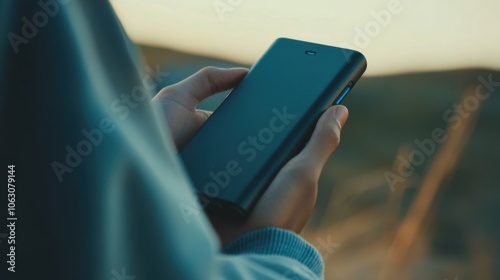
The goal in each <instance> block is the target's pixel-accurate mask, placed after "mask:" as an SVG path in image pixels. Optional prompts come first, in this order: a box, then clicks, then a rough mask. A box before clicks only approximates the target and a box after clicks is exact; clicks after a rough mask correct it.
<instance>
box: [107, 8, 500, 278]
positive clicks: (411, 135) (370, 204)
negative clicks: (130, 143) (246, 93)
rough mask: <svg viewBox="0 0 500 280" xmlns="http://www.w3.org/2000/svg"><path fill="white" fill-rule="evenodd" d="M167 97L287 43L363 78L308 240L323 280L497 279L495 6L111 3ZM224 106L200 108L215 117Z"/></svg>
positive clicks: (499, 109) (499, 107)
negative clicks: (355, 59) (203, 73)
mask: <svg viewBox="0 0 500 280" xmlns="http://www.w3.org/2000/svg"><path fill="white" fill-rule="evenodd" d="M111 3H112V5H113V7H114V8H115V10H116V13H117V15H118V17H119V18H120V20H121V22H122V24H123V25H124V27H125V30H126V32H127V33H128V35H129V36H130V37H131V38H132V40H133V41H134V42H135V43H137V45H138V46H139V48H140V49H141V50H142V52H143V54H144V59H145V62H146V63H147V65H149V67H150V68H152V69H161V71H164V72H168V73H169V75H168V77H167V78H165V79H163V80H162V83H161V84H160V85H159V88H161V87H164V86H167V85H169V84H172V83H175V82H178V81H180V80H182V79H184V78H186V77H187V76H189V75H191V74H193V73H194V72H195V71H197V70H198V69H199V68H202V67H204V66H207V65H213V66H219V67H233V66H250V65H252V63H254V62H255V61H256V59H258V58H259V57H260V55H261V54H262V53H263V52H264V51H265V50H266V49H267V47H268V46H269V45H270V44H271V43H272V41H274V40H275V39H276V38H278V37H290V38H295V39H300V40H306V41H312V42H317V43H323V44H327V45H335V46H340V47H346V48H352V49H356V50H358V51H360V52H362V53H363V54H364V55H365V56H366V58H367V60H368V70H367V72H366V73H365V75H364V76H363V77H362V78H361V80H360V81H359V82H358V83H357V85H356V87H355V88H354V89H353V90H352V91H351V93H350V95H349V96H348V98H346V100H345V101H344V105H346V106H347V107H348V108H349V111H350V118H349V121H348V123H347V125H346V127H345V128H344V130H343V132H342V143H341V145H340V147H339V149H338V150H337V151H336V153H335V155H334V156H333V157H332V158H331V159H330V161H329V162H328V164H327V166H326V168H325V170H324V172H323V174H322V177H321V179H320V182H319V197H318V203H317V207H316V209H315V212H314V213H313V216H312V218H311V220H310V222H309V224H308V225H307V227H306V229H305V230H304V232H303V235H304V237H305V238H306V239H307V240H309V241H310V242H311V243H312V244H313V245H314V246H316V248H318V250H319V251H320V253H321V254H322V256H323V258H324V260H325V267H326V279H436V280H438V279H439V280H442V279H453V280H463V279H500V238H499V237H500V203H499V201H500V172H499V169H500V148H498V144H499V143H500V141H499V140H500V96H499V95H500V94H499V92H500V72H499V69H500V51H499V47H498V46H500V36H498V35H499V33H498V30H497V29H498V27H499V26H500V17H498V13H499V12H500V2H499V1H494V0H481V1H466V0H456V1H450V0H441V1H429V0H421V1H411V0H401V1H398V0H389V1H384V0H382V1H379V0H376V1H373V0H372V1H367V0H365V1H363V0H352V1H327V0H313V1H295V0H294V1H292V0H288V1H272V2H271V1H262V0H254V1H249V0H204V1H201V0H190V1H180V0H170V1H169V0H141V1H139V0H112V1H111ZM227 93H228V92H224V93H220V94H218V95H215V96H213V97H211V98H209V99H208V100H206V101H204V102H203V103H202V104H201V105H200V107H201V108H203V109H210V110H213V109H215V108H217V106H218V105H219V104H220V102H221V101H222V99H223V98H224V97H225V96H226V95H227Z"/></svg>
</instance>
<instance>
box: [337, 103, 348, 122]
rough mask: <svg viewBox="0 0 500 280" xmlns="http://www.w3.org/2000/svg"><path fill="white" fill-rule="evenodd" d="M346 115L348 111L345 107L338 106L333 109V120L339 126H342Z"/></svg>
mask: <svg viewBox="0 0 500 280" xmlns="http://www.w3.org/2000/svg"><path fill="white" fill-rule="evenodd" d="M348 115H349V111H348V110H347V108H346V107H345V106H342V105H339V106H337V107H335V119H336V120H337V121H338V122H339V123H340V125H341V126H344V124H345V122H346V120H347V116H348Z"/></svg>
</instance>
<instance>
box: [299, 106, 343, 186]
mask: <svg viewBox="0 0 500 280" xmlns="http://www.w3.org/2000/svg"><path fill="white" fill-rule="evenodd" d="M348 115H349V112H348V111H347V108H346V107H344V106H342V105H338V106H333V107H331V108H328V110H326V111H325V112H324V113H323V115H322V116H321V117H320V118H319V120H318V122H317V124H316V128H315V129H314V132H313V134H312V135H311V139H310V140H309V142H308V143H307V145H306V146H305V147H304V149H303V150H302V151H301V152H300V153H299V155H298V156H299V157H301V159H302V160H304V162H307V163H308V164H309V165H310V168H312V169H313V170H315V171H316V172H315V173H316V174H318V176H319V173H321V170H322V169H323V166H324V165H325V163H326V161H327V160H328V158H329V157H330V156H331V155H332V153H333V152H334V151H335V149H337V147H338V145H339V144H340V131H341V130H342V126H343V125H344V124H345V122H346V121H347V117H348Z"/></svg>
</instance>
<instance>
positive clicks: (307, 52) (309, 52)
mask: <svg viewBox="0 0 500 280" xmlns="http://www.w3.org/2000/svg"><path fill="white" fill-rule="evenodd" d="M306 54H307V55H315V54H316V52H315V51H306Z"/></svg>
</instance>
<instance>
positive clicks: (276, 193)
mask: <svg viewBox="0 0 500 280" xmlns="http://www.w3.org/2000/svg"><path fill="white" fill-rule="evenodd" d="M247 71H248V70H247V69H245V68H232V69H219V68H214V67H206V68H203V69H202V70H200V71H198V72H197V73H195V74H194V75H192V76H190V77H189V78H187V79H185V80H183V81H181V82H179V83H177V84H174V85H171V86H168V87H166V88H164V89H162V90H161V91H160V92H159V93H158V94H157V95H156V96H155V97H154V98H153V102H160V103H161V104H162V107H163V109H164V113H165V117H166V119H167V122H168V125H169V127H170V130H171V132H172V136H173V138H174V142H175V145H176V147H177V149H180V148H182V147H183V146H184V145H185V144H186V143H187V141H189V139H190V138H191V137H192V136H193V135H194V133H195V132H196V131H197V130H198V129H199V128H200V127H201V125H202V124H203V123H204V122H205V121H206V119H207V118H208V117H209V116H210V114H211V112H207V111H202V110H197V109H196V106H197V105H198V104H199V103H200V102H201V101H202V100H203V99H205V98H207V97H208V96H210V95H213V94H215V93H217V92H220V91H224V90H226V89H230V88H232V87H234V86H236V85H237V84H238V83H239V81H240V80H241V79H242V78H243V77H244V76H245V75H246V73H247ZM347 117H348V111H347V109H346V108H345V107H344V106H333V107H331V108H329V109H328V110H326V111H325V113H323V115H322V116H321V118H320V119H319V120H318V122H317V124H316V128H315V130H314V132H313V134H312V136H311V139H310V140H309V142H308V144H307V145H306V147H305V148H304V149H303V150H302V151H301V152H300V153H299V154H298V155H297V156H295V157H294V158H292V159H291V160H290V161H289V162H288V163H287V164H286V165H285V166H284V167H283V168H282V169H281V171H280V172H279V173H278V175H277V176H276V178H275V179H274V180H273V182H272V183H271V185H270V186H269V188H268V189H267V191H266V192H265V193H264V195H263V196H262V197H261V199H260V200H259V202H258V203H257V205H256V206H255V208H254V210H253V211H252V213H251V214H250V216H249V217H248V219H247V220H245V221H239V222H238V221H234V220H228V219H224V218H220V217H214V216H210V217H209V218H210V220H211V222H212V225H213V226H214V228H215V230H216V231H217V233H218V235H219V238H220V239H221V242H222V245H226V244H228V243H229V242H230V241H232V240H233V239H235V238H236V237H238V236H240V235H242V234H245V233H247V232H250V231H253V230H256V229H259V228H263V227H280V228H283V229H288V230H292V231H294V232H296V233H300V231H302V228H303V227H304V225H305V224H306V222H307V220H308V219H309V216H310V215H311V212H312V210H313V208H314V205H315V203H316V196H317V191H318V190H317V183H318V179H319V176H320V174H321V171H322V169H323V166H324V165H325V163H326V161H327V160H328V158H329V157H330V155H331V154H332V153H333V152H334V151H335V149H336V148H337V146H338V145H339V143H340V131H341V128H342V126H343V125H344V124H345V122H346V120H347Z"/></svg>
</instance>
